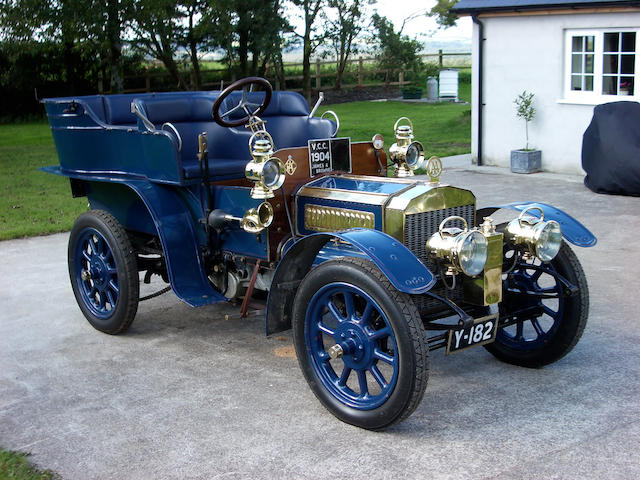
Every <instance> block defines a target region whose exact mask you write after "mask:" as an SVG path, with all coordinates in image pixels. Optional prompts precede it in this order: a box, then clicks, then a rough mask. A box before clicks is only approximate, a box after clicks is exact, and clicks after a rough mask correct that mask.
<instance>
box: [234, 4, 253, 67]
mask: <svg viewBox="0 0 640 480" xmlns="http://www.w3.org/2000/svg"><path fill="white" fill-rule="evenodd" d="M237 13H238V27H237V28H238V32H237V33H238V63H239V64H240V76H241V77H247V76H248V73H249V23H250V19H249V12H248V11H247V9H246V7H245V6H244V5H243V3H242V2H240V4H239V6H238V11H237Z"/></svg>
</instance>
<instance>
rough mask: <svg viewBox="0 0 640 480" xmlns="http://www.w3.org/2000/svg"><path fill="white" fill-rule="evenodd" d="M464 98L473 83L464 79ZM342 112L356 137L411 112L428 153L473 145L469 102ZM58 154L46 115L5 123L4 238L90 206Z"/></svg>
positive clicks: (388, 139) (381, 105) (342, 108)
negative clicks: (48, 169)
mask: <svg viewBox="0 0 640 480" xmlns="http://www.w3.org/2000/svg"><path fill="white" fill-rule="evenodd" d="M460 90H461V91H460V94H461V95H460V96H461V99H463V100H467V101H468V99H469V90H470V86H469V85H468V84H463V83H461V84H460ZM324 110H334V111H335V112H336V113H337V114H338V116H339V117H340V132H339V135H340V136H343V137H351V140H352V141H361V140H371V137H372V136H373V135H374V134H375V133H381V134H382V135H383V136H384V137H385V147H386V148H388V147H389V146H390V145H391V144H392V143H393V142H394V137H393V124H394V123H395V121H396V120H397V119H398V118H399V117H401V116H407V117H409V118H411V120H412V122H413V125H414V130H415V132H414V134H415V138H416V140H420V141H421V142H422V143H423V145H424V147H425V150H426V155H427V156H431V155H439V156H447V155H456V154H460V153H466V152H469V150H470V146H469V145H470V137H471V127H470V124H471V122H470V118H471V115H470V110H471V107H470V106H469V105H464V104H451V103H443V104H435V105H427V104H415V103H402V102H353V103H343V104H339V105H329V106H324V107H323V108H322V109H320V110H319V112H318V113H317V115H320V114H321V113H322V112H323V111H324ZM57 164H58V158H57V155H56V151H55V148H54V145H53V139H52V137H51V131H50V130H49V126H48V124H47V123H46V121H41V122H32V123H24V124H10V125H2V126H0V240H7V239H10V238H20V237H28V236H34V235H43V234H48V233H55V232H62V231H68V230H70V229H71V226H72V225H73V222H74V220H75V218H76V217H77V216H78V215H79V214H80V213H81V212H82V211H84V210H86V208H87V199H86V198H76V199H74V198H72V197H71V190H70V188H69V181H68V179H66V178H64V177H58V176H55V175H49V174H46V173H43V172H41V171H39V170H38V168H39V167H42V166H47V165H57Z"/></svg>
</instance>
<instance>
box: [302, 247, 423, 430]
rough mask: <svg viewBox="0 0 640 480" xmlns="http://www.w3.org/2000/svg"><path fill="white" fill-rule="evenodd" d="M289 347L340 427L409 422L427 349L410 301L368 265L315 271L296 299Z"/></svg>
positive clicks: (354, 262)
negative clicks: (292, 348)
mask: <svg viewBox="0 0 640 480" xmlns="http://www.w3.org/2000/svg"><path fill="white" fill-rule="evenodd" d="M293 328H294V343H295V347H296V353H297V356H298V360H299V363H300V367H301V369H302V372H303V373H304V375H305V377H306V379H307V382H308V383H309V386H310V387H311V389H312V390H313V392H314V393H315V394H316V396H317V397H318V399H319V400H320V401H321V402H322V403H323V405H324V406H325V407H327V409H329V410H330V411H331V412H332V413H333V414H334V415H335V416H337V417H338V418H340V419H341V420H343V421H345V422H347V423H351V424H353V425H357V426H359V427H363V428H368V429H372V430H377V429H383V428H386V427H388V426H390V425H392V424H394V423H396V422H398V421H400V420H402V419H404V418H406V417H408V416H409V415H410V414H411V413H412V412H413V411H414V410H415V408H416V407H417V406H418V404H419V403H420V401H421V399H422V396H423V394H424V390H425V388H426V384H427V379H428V345H427V340H426V336H425V332H424V327H423V325H422V321H421V320H420V316H419V314H418V311H417V309H416V308H415V306H414V304H413V302H412V301H411V298H410V297H409V296H407V295H406V294H403V293H401V292H398V291H397V290H396V289H395V288H393V286H391V284H389V282H388V280H387V279H386V277H385V276H384V275H383V274H382V273H381V272H380V270H378V268H377V267H376V266H375V265H374V264H372V263H371V262H369V261H367V260H362V259H357V258H341V259H337V260H331V261H327V262H325V263H323V264H322V265H320V266H318V267H316V268H314V269H313V270H312V271H311V272H310V273H309V274H308V275H307V276H306V277H305V278H304V280H303V281H302V283H301V284H300V287H299V288H298V293H297V295H296V299H295V305H294V315H293Z"/></svg>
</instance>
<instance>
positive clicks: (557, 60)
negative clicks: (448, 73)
mask: <svg viewBox="0 0 640 480" xmlns="http://www.w3.org/2000/svg"><path fill="white" fill-rule="evenodd" d="M481 21H482V22H483V23H484V38H485V39H486V40H485V41H484V79H483V82H484V87H483V90H484V98H483V103H484V109H483V127H482V129H483V147H482V149H483V152H482V162H483V164H484V165H498V166H503V167H507V166H509V163H510V151H511V150H514V149H518V148H524V145H525V126H524V120H521V119H519V118H517V117H516V116H515V105H514V103H513V100H514V99H515V97H516V96H517V95H518V94H519V93H521V92H522V91H523V90H527V91H528V92H533V93H535V97H534V106H535V108H536V118H535V119H534V120H533V121H532V122H530V123H529V147H530V148H531V147H535V148H538V149H540V150H542V169H543V170H546V171H552V172H561V173H578V174H582V173H584V172H583V170H582V167H581V159H580V155H581V149H582V134H583V133H584V131H585V129H586V128H587V126H588V125H589V122H590V121H591V116H592V115H593V107H594V105H576V104H569V103H562V100H563V97H564V84H565V79H564V75H565V74H564V72H565V69H564V61H565V60H564V58H565V53H564V32H565V30H566V29H574V28H617V27H620V28H631V27H638V26H640V13H599V14H573V15H539V16H513V17H492V18H481ZM477 45H478V26H477V25H475V24H474V31H473V77H472V82H473V105H472V122H473V125H472V135H471V137H472V143H471V145H472V155H473V158H474V160H476V159H477V155H478V151H477V148H478V147H477V144H478V142H477V134H478V125H477V118H478V117H477V110H478V96H477V93H478V73H479V64H478V47H477ZM638 54H640V52H638ZM617 100H623V98H620V97H611V100H609V101H617Z"/></svg>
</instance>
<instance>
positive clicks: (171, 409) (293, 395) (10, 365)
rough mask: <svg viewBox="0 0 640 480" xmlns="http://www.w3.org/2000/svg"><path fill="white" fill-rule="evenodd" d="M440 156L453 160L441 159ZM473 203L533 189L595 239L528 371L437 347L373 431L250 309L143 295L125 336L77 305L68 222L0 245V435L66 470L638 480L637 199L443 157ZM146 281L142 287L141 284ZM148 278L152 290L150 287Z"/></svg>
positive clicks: (0, 441) (94, 474)
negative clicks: (410, 402) (570, 344)
mask: <svg viewBox="0 0 640 480" xmlns="http://www.w3.org/2000/svg"><path fill="white" fill-rule="evenodd" d="M445 167H446V165H445ZM442 180H443V181H445V182H449V183H453V184H456V185H459V186H464V187H468V188H471V189H472V190H473V191H474V192H475V193H476V195H477V196H478V205H479V206H482V205H486V204H488V203H490V202H492V203H493V202H506V201H517V200H526V199H530V200H540V201H545V202H547V203H552V204H555V205H556V206H558V207H560V208H563V209H565V210H566V211H568V212H569V213H571V214H573V215H574V216H576V217H578V218H579V219H581V220H582V221H583V222H584V223H585V224H586V225H587V226H588V227H589V228H590V229H591V230H592V231H593V232H594V233H595V234H596V235H597V236H598V239H599V242H598V245H597V246H596V247H595V248H591V249H578V248H576V249H575V250H576V253H577V254H578V256H579V258H580V259H581V261H582V262H583V265H584V268H585V271H586V274H587V277H588V279H589V286H590V291H591V314H590V319H589V324H588V325H587V329H586V331H585V333H584V336H583V338H582V340H581V342H580V343H579V344H578V345H577V347H576V348H575V349H574V351H573V352H572V353H570V354H569V355H568V356H567V357H565V358H564V359H562V360H561V361H559V362H557V363H556V364H554V365H551V366H549V367H546V368H543V369H540V370H528V369H524V368H518V367H514V366H510V365H506V364H503V363H500V362H499V361H497V360H495V359H494V358H493V357H492V356H491V355H490V354H489V353H487V352H486V351H485V350H484V349H483V348H476V349H472V350H470V351H468V352H466V353H464V354H459V355H453V356H451V357H445V356H444V354H443V352H442V351H441V350H440V351H436V352H433V353H432V356H431V378H430V381H429V385H428V387H427V392H426V394H425V397H424V400H423V402H422V404H421V405H420V407H419V408H418V409H417V411H416V412H415V413H414V414H413V415H412V416H411V417H410V418H409V419H408V420H407V421H405V422H404V423H402V424H400V425H397V426H395V427H393V428H392V429H390V430H388V431H385V432H382V433H373V432H369V431H365V430H361V429H358V428H355V427H352V426H349V425H346V424H344V423H341V422H340V421H338V420H337V419H335V418H334V417H333V416H332V415H331V414H329V413H328V412H327V411H326V410H324V408H323V407H322V406H321V405H320V404H319V403H318V401H317V400H316V399H315V397H314V396H313V394H312V393H311V392H310V390H309V389H308V388H307V385H306V383H305V381H304V379H303V377H302V375H301V373H300V371H299V369H298V365H297V361H296V359H295V358H294V357H293V354H292V346H291V338H290V335H283V336H275V337H272V338H265V337H264V334H263V331H264V329H263V323H262V319H260V318H253V319H246V320H225V319H224V314H225V313H226V312H229V311H231V310H232V309H231V308H230V307H229V306H227V305H216V306H211V307H206V308H202V309H191V308H190V307H188V306H186V305H185V304H183V303H181V302H180V301H178V300H177V299H176V298H175V296H173V294H172V293H169V294H166V295H163V296H162V297H159V298H156V299H153V300H151V301H148V302H144V303H142V304H141V305H140V309H139V311H138V316H137V318H136V321H135V322H134V323H133V326H132V328H131V329H130V330H129V332H127V333H126V334H124V335H121V336H116V337H113V336H108V335H104V334H101V333H99V332H97V331H96V330H94V329H92V328H91V327H90V326H89V324H88V323H87V322H86V321H85V320H84V317H83V316H82V314H81V313H80V310H79V309H78V308H77V306H76V304H75V300H74V297H73V294H72V292H71V288H70V286H69V282H68V278H67V271H66V270H67V267H66V242H67V237H68V235H66V234H60V235H53V236H48V237H41V238H33V239H28V240H15V241H7V242H1V243H0V445H2V446H3V447H4V448H9V449H15V450H22V451H28V452H31V453H32V460H33V461H34V462H36V463H37V464H38V465H40V466H42V467H45V468H50V469H52V470H54V471H57V472H58V473H60V474H61V475H62V477H63V478H65V479H87V478H118V479H128V478H131V479H150V478H207V479H211V478H234V479H249V478H251V479H254V478H286V479H334V478H341V479H342V478H345V479H346V478H375V479H398V478H407V479H408V478H420V479H427V478H438V479H462V478H465V479H466V478H495V479H521V478H525V479H551V478H559V479H585V478H606V479H637V478H640V460H639V457H638V451H639V450H640V368H639V365H640V347H639V346H638V344H639V343H640V322H639V320H638V314H637V312H638V297H639V296H640V280H639V279H638V278H639V276H638V267H639V266H640V247H639V245H640V243H639V237H640V215H639V212H640V198H628V197H618V196H603V195H596V194H593V193H591V192H590V191H588V190H587V189H586V188H585V187H584V186H583V185H582V183H581V179H579V178H577V177H561V176H556V175H548V174H536V175H531V176H523V175H512V174H508V173H506V172H505V171H504V170H502V169H497V168H489V167H483V168H479V169H475V170H473V171H470V170H469V169H465V168H453V169H449V170H448V171H446V172H445V174H444V175H443V179H442ZM146 288H148V287H146ZM149 291H152V289H151V290H149Z"/></svg>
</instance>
